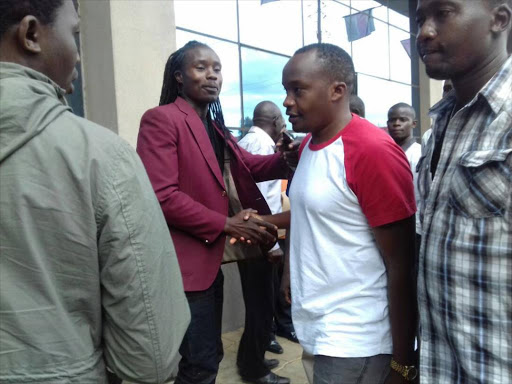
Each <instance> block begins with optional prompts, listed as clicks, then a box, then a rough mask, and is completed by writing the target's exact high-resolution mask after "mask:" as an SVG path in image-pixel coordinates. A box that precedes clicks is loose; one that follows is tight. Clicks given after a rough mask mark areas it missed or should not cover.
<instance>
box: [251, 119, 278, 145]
mask: <svg viewBox="0 0 512 384" xmlns="http://www.w3.org/2000/svg"><path fill="white" fill-rule="evenodd" d="M254 125H255V126H257V127H258V128H260V129H261V130H262V131H264V132H265V133H266V134H267V135H269V136H270V137H271V138H272V140H274V143H275V142H277V137H274V130H273V128H272V127H267V126H262V125H258V124H254Z"/></svg>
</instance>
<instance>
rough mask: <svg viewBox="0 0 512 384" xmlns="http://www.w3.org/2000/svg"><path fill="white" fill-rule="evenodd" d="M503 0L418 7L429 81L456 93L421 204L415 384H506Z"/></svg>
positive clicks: (510, 223) (438, 115) (510, 143)
mask: <svg viewBox="0 0 512 384" xmlns="http://www.w3.org/2000/svg"><path fill="white" fill-rule="evenodd" d="M511 14H512V7H511V4H510V1H509V0H471V1H468V0H449V1H448V0H419V1H418V9H417V23H418V36H417V48H418V52H419V54H420V57H421V59H422V60H423V62H424V63H425V66H426V71H427V74H428V75H429V76H430V77H432V78H435V79H451V80H452V82H453V87H454V89H453V90H452V91H451V92H450V93H449V94H448V95H447V96H446V97H445V98H444V99H443V100H441V101H440V102H439V103H438V104H437V105H435V106H434V107H433V108H432V109H431V111H430V116H431V117H432V119H433V126H432V136H431V137H430V139H429V141H428V143H427V146H426V151H425V153H424V157H422V159H420V162H419V165H418V168H419V188H420V193H421V198H422V200H423V204H422V208H423V210H422V212H421V217H422V220H423V231H424V233H423V237H422V244H421V252H420V262H419V264H420V270H419V281H418V288H419V305H420V318H421V354H420V356H421V364H420V367H421V368H420V377H421V383H422V384H424V383H427V384H443V383H461V384H473V383H486V384H487V383H501V384H505V383H512V58H511V57H509V54H508V53H507V35H508V34H509V30H510V28H511Z"/></svg>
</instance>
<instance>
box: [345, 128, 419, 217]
mask: <svg viewBox="0 0 512 384" xmlns="http://www.w3.org/2000/svg"><path fill="white" fill-rule="evenodd" d="M372 133H375V132H372ZM375 134H376V135H377V139H375V138H372V139H370V140H368V141H365V140H364V139H363V138H362V137H359V138H355V139H352V140H348V142H347V143H346V144H345V146H344V150H345V167H346V171H347V182H348V185H349V186H350V188H351V189H352V191H353V192H354V193H355V195H356V196H357V199H358V200H359V204H360V205H361V209H362V211H363V213H364V215H365V216H366V218H367V220H368V223H369V224H370V226H371V227H379V226H381V225H385V224H389V223H392V222H395V221H399V220H403V219H406V218H408V217H411V216H412V215H414V213H415V212H416V202H415V198H414V185H413V178H412V173H411V169H410V166H409V162H408V161H407V158H406V156H405V153H404V152H403V151H402V150H401V149H400V147H399V146H398V145H396V144H395V143H394V142H393V141H392V139H391V138H388V137H385V138H384V137H381V135H380V133H375ZM383 134H385V133H383ZM343 141H344V143H345V140H343Z"/></svg>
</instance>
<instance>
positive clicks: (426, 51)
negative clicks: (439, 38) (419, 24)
mask: <svg viewBox="0 0 512 384" xmlns="http://www.w3.org/2000/svg"><path fill="white" fill-rule="evenodd" d="M419 52H420V57H421V59H422V60H423V61H425V60H429V59H432V58H435V57H436V56H439V55H440V54H441V52H440V51H439V50H438V49H432V48H423V47H420V49H419Z"/></svg>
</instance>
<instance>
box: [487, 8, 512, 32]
mask: <svg viewBox="0 0 512 384" xmlns="http://www.w3.org/2000/svg"><path fill="white" fill-rule="evenodd" d="M492 13H493V18H492V25H491V31H492V32H494V33H497V34H498V33H502V32H505V33H506V34H508V28H509V27H510V23H511V17H512V9H510V7H509V6H508V4H501V5H499V6H497V7H495V8H494V9H493V11H492ZM507 38H508V36H507Z"/></svg>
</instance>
